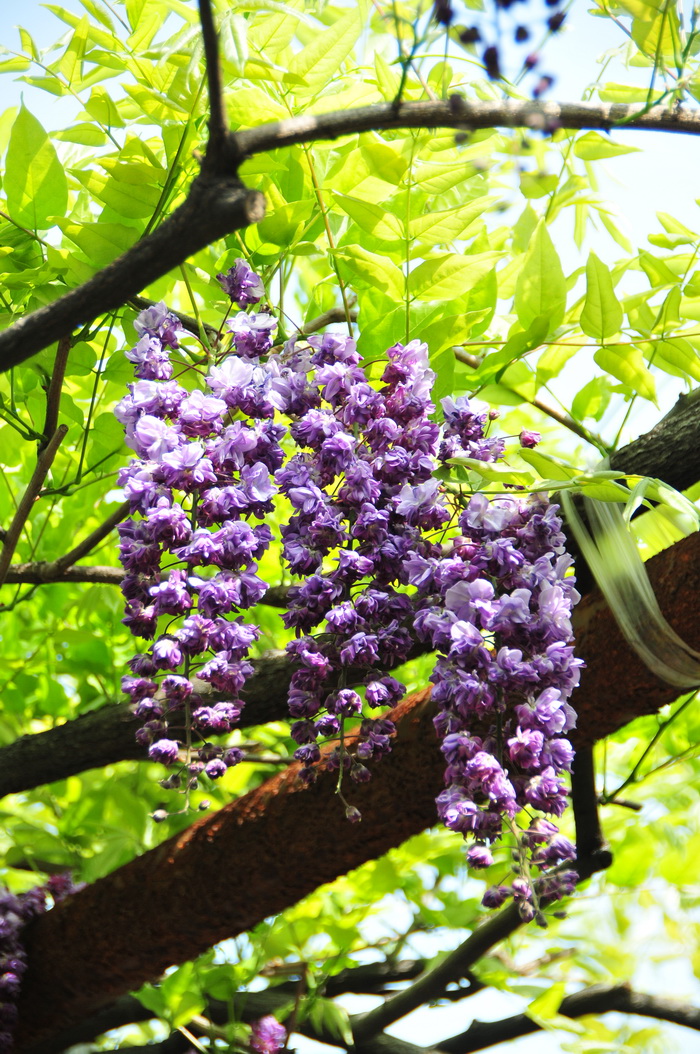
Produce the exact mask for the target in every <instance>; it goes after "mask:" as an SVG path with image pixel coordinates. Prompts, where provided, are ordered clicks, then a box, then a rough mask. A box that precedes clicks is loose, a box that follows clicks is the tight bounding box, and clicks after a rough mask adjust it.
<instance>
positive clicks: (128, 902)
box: [3, 534, 700, 1044]
mask: <svg viewBox="0 0 700 1054" xmlns="http://www.w3.org/2000/svg"><path fill="white" fill-rule="evenodd" d="M648 566H649V569H650V574H651V578H652V583H653V585H654V587H655V589H656V592H657V595H659V597H660V598H662V604H663V606H664V607H665V609H666V611H665V613H666V614H667V615H668V616H669V617H670V618H671V620H672V621H673V623H674V626H675V628H676V629H677V630H678V631H679V632H680V633H681V634H683V635H684V636H685V637H686V638H687V639H688V643H689V644H690V645H691V646H694V647H697V646H698V644H700V640H699V639H698V638H700V620H698V618H697V597H698V595H700V534H695V535H692V536H691V537H689V538H687V539H685V540H684V541H683V542H680V543H679V544H678V545H675V546H673V547H672V548H671V549H669V550H666V551H665V552H663V553H661V554H659V555H658V556H657V557H655V558H654V559H653V560H652V561H650V562H649V565H648ZM576 619H577V634H578V639H579V652H580V653H581V654H582V656H583V658H584V659H586V660H587V661H588V664H589V668H588V669H587V670H585V671H584V674H583V677H582V683H581V687H580V688H579V689H577V698H576V699H575V703H576V706H577V708H578V710H579V713H580V723H579V729H578V730H577V733H576V736H577V744H578V745H580V744H586V743H591V742H593V741H595V740H596V739H598V738H600V737H602V736H604V735H607V734H608V733H610V732H612V731H614V730H615V729H616V728H619V727H621V726H622V725H623V724H625V723H626V722H627V721H629V720H630V719H631V718H632V717H634V716H637V715H638V714H640V713H651V712H653V711H654V710H655V709H658V707H660V706H661V705H663V703H664V702H668V701H670V700H671V699H672V698H673V696H674V694H675V692H674V689H673V688H671V687H669V686H668V685H665V684H663V683H662V682H660V681H657V680H656V679H655V678H654V677H653V675H652V674H651V673H650V672H649V671H648V670H647V669H646V667H644V666H642V665H641V664H640V663H639V662H638V661H637V660H636V659H635V657H634V656H633V655H632V653H631V652H630V650H629V649H628V648H627V646H626V645H625V643H624V641H623V640H622V638H621V636H620V634H619V632H618V631H617V629H616V627H615V624H614V620H613V618H612V615H610V613H609V611H608V610H607V608H606V605H605V603H604V601H603V600H602V598H600V597H599V596H591V597H587V598H585V599H584V600H583V601H582V603H581V604H580V605H579V607H578V609H577V613H576ZM279 681H280V675H279V671H277V675H276V676H271V678H270V683H269V690H268V696H267V698H266V700H265V702H266V704H267V706H268V707H269V708H270V709H273V708H274V706H281V705H282V704H283V699H284V695H285V692H284V688H283V685H280V683H279ZM393 716H394V719H395V721H396V723H397V729H398V735H397V739H396V743H395V747H394V752H393V753H392V754H391V755H390V756H389V757H388V758H386V759H384V760H383V761H382V762H381V764H378V765H377V766H376V767H375V769H374V772H373V778H372V781H371V782H370V783H369V784H367V785H361V786H358V787H357V788H354V789H353V803H354V804H357V806H358V808H360V810H361V811H362V812H363V817H364V819H363V822H362V824H357V825H348V827H347V828H344V829H343V832H342V838H338V839H329V838H327V837H326V835H325V833H324V832H326V831H328V830H330V829H332V828H333V827H335V826H337V824H338V822H339V819H338V817H339V813H338V808H339V806H338V803H337V801H336V800H335V798H334V795H333V789H334V780H333V779H332V778H331V777H332V775H333V774H332V773H331V774H328V773H326V774H324V775H322V776H321V778H320V780H319V783H318V784H317V785H316V786H315V787H312V788H310V789H308V790H302V789H301V788H300V787H299V786H298V785H297V783H296V772H297V770H298V766H297V765H293V766H291V767H290V768H289V769H288V770H286V771H285V772H284V773H282V774H280V775H279V776H277V777H275V778H273V779H271V780H269V781H268V782H267V783H266V784H264V785H263V786H262V787H260V788H258V789H257V790H255V791H253V792H252V793H251V794H248V795H246V796H245V797H244V798H241V799H239V800H238V801H236V802H232V803H231V804H230V805H227V806H225V807H224V808H223V809H222V810H221V811H220V812H219V813H217V814H216V815H215V816H212V817H209V818H207V819H205V820H204V821H202V822H201V823H198V824H195V825H194V826H193V827H191V828H189V829H188V830H187V831H185V832H184V833H183V834H181V835H179V836H178V837H177V838H175V839H171V840H170V841H169V842H166V843H165V844H164V845H162V846H160V847H158V848H157V849H155V850H152V851H151V852H150V853H146V854H144V855H143V856H141V857H139V858H138V859H136V860H134V861H132V862H131V863H130V864H128V865H126V866H125V867H123V868H120V869H119V870H118V871H116V872H115V873H114V874H112V875H110V876H108V877H107V878H105V879H102V880H101V881H99V882H96V883H95V884H94V885H92V886H89V887H88V888H86V889H84V890H82V891H81V892H80V893H78V894H76V895H75V896H74V897H72V898H70V900H68V901H66V902H65V904H63V905H60V906H59V907H58V908H56V909H54V910H52V911H51V912H49V913H48V914H47V915H45V916H44V917H43V918H42V919H40V920H38V921H37V923H36V925H35V926H33V928H32V930H31V933H30V935H29V940H30V943H31V946H32V954H31V958H30V961H31V963H32V966H31V969H30V972H29V973H28V974H27V980H26V985H25V988H24V992H25V994H24V996H23V1000H24V1002H23V1006H24V1007H25V1011H24V1016H23V1021H22V1026H21V1028H22V1031H21V1033H20V1035H21V1036H22V1037H23V1038H22V1042H23V1043H26V1044H29V1042H30V1040H31V1041H32V1042H33V1041H35V1040H37V1041H38V1039H39V1038H40V1037H41V1036H42V1035H51V1034H52V1033H53V1031H54V1030H56V1029H57V1028H59V1027H62V1026H68V1025H70V1024H72V1023H75V1022H77V1021H79V1020H81V1019H82V1017H83V1016H84V1015H85V1014H86V1013H89V1012H90V1011H92V1010H94V1009H96V1008H97V1007H98V1006H100V1005H102V1004H104V1003H105V1002H108V1001H110V1000H111V999H113V998H115V997H116V996H118V995H120V994H122V993H123V992H124V991H127V990H130V989H133V988H136V987H137V986H138V985H139V984H141V983H142V981H144V980H146V979H149V978H153V977H156V976H159V975H160V974H161V973H162V971H163V969H165V968H166V967H167V966H169V965H171V964H173V963H176V962H181V961H184V960H185V959H189V958H192V956H194V955H196V954H198V953H199V952H200V951H203V950H204V949H205V948H207V947H210V946H211V945H212V944H214V943H216V942H217V941H218V940H221V939H223V938H225V937H229V936H232V935H234V934H236V933H240V932H243V931H245V930H247V929H249V928H250V927H251V926H252V925H254V924H255V923H256V922H258V921H259V920H260V919H261V918H264V917H266V916H267V915H270V914H274V913H276V912H277V911H280V910H282V909H283V908H284V907H286V906H288V905H289V904H291V903H295V902H296V901H297V900H298V899H300V898H301V897H302V896H304V895H305V894H306V893H309V892H310V891H311V890H312V889H315V888H316V887H317V886H318V885H319V884H320V883H323V882H327V881H330V880H332V879H333V878H335V877H336V876H337V875H339V874H344V873H346V872H347V871H348V870H350V869H351V868H353V867H357V866H358V865H359V864H360V863H362V862H364V861H365V860H369V859H373V858H375V857H376V856H378V855H380V854H381V853H383V852H385V851H386V850H387V849H388V848H390V847H391V846H393V845H397V844H399V843H400V842H401V841H403V840H404V839H406V838H407V837H409V836H410V835H411V834H414V833H417V832H418V831H420V830H423V829H424V828H425V827H427V826H430V825H431V824H432V823H433V822H434V816H435V813H434V809H435V805H434V799H435V796H436V794H437V793H438V791H439V790H440V788H441V785H442V768H443V762H442V757H441V754H440V751H439V750H438V749H437V747H436V745H434V733H433V729H432V711H431V707H430V705H429V692H428V691H425V692H423V693H419V694H418V695H416V696H413V697H411V698H409V699H407V700H405V701H404V702H403V703H402V704H401V705H400V706H399V707H398V708H397V710H396V711H395V712H394V715H393ZM82 720H87V719H82ZM37 738H38V737H37ZM7 749H8V750H9V749H11V748H7ZM3 753H4V752H3ZM406 772H413V773H420V778H415V779H411V780H406V776H405V774H406ZM311 816H313V818H314V822H313V825H310V824H309V817H311ZM299 832H308V836H306V837H300V835H299ZM578 866H579V869H580V872H581V873H582V874H585V861H580V862H579V865H578ZM193 888H196V889H197V891H198V893H197V897H196V898H195V899H194V900H193V899H192V897H191V896H190V895H189V891H190V890H191V889H193ZM212 903H216V904H217V911H216V912H211V911H210V910H209V907H210V905H211V904H212ZM510 910H511V909H506V913H504V916H505V917H502V916H498V917H497V918H498V921H497V922H494V921H493V920H492V921H491V922H489V923H487V924H486V927H491V928H490V929H489V928H484V927H482V929H481V930H479V931H477V933H478V936H477V933H475V934H474V935H473V941H472V944H471V946H470V951H469V955H470V956H471V954H472V951H473V952H474V954H476V953H477V952H478V953H479V954H483V950H484V943H482V942H484V941H485V944H486V946H490V944H491V942H492V939H500V935H502V934H503V933H505V932H506V931H508V928H509V926H511V925H512V924H514V923H516V922H517V919H516V915H517V912H515V913H513V912H511V915H508V914H507V913H508V912H509V911H510ZM173 919H177V920H178V924H177V926H173V925H172V920H173ZM88 930H89V932H90V934H91V941H90V943H89V946H88V947H87V949H86V947H85V942H84V941H82V942H81V940H80V934H81V933H82V934H84V933H85V932H88ZM484 931H485V932H484ZM78 948H80V949H81V950H80V953H78V951H77V949H78Z"/></svg>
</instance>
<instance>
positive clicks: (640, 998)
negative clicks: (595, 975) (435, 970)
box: [436, 984, 700, 1054]
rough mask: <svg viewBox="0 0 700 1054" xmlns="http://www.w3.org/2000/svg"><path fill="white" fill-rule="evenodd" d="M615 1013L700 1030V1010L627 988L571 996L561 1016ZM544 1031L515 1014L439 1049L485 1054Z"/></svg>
mask: <svg viewBox="0 0 700 1054" xmlns="http://www.w3.org/2000/svg"><path fill="white" fill-rule="evenodd" d="M611 1011H617V1012H618V1013H621V1014H638V1015H639V1016H640V1017H653V1018H656V1019H657V1020H659V1021H670V1022H672V1023H673V1024H675V1025H685V1026H686V1028H692V1029H695V1030H696V1031H697V1030H700V1010H698V1009H696V1008H695V1007H692V1006H686V1005H684V1004H683V1003H679V1002H676V1001H675V1000H672V999H659V998H657V997H656V996H652V995H645V994H644V993H643V992H634V991H632V989H631V988H629V987H628V986H627V985H623V984H621V985H603V984H601V985H593V986H592V987H591V988H587V989H586V990H585V991H583V992H577V993H576V994H575V995H569V996H567V997H566V998H565V999H564V1000H562V1004H561V1006H560V1007H559V1013H560V1014H562V1015H563V1016H564V1017H569V1018H579V1017H585V1016H586V1015H587V1014H596V1015H598V1014H609V1013H610V1012H611ZM540 1028H541V1026H540V1025H538V1024H537V1023H536V1022H535V1021H533V1020H532V1018H529V1017H528V1016H527V1015H526V1014H515V1015H514V1016H513V1017H507V1018H504V1019H503V1020H501V1021H473V1022H472V1024H471V1025H470V1026H469V1028H468V1029H467V1030H466V1032H462V1033H461V1034H460V1035H458V1036H453V1037H452V1038H451V1039H447V1040H443V1041H442V1042H440V1043H439V1044H436V1046H438V1047H439V1049H440V1050H441V1051H443V1052H444V1054H471V1052H472V1051H477V1050H484V1049H485V1048H486V1047H492V1046H493V1045H494V1044H496V1043H507V1042H508V1040H511V1039H518V1038H519V1037H520V1036H527V1035H530V1034H531V1033H532V1032H539V1030H540Z"/></svg>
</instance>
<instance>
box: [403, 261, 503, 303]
mask: <svg viewBox="0 0 700 1054" xmlns="http://www.w3.org/2000/svg"><path fill="white" fill-rule="evenodd" d="M500 256H501V254H500V253H496V252H486V253H474V255H472V256H460V255H459V254H458V253H448V254H447V255H445V256H437V257H435V258H434V259H432V260H424V261H423V263H421V264H418V267H416V268H415V269H414V270H413V271H411V273H410V275H409V280H408V281H409V293H410V295H411V297H414V298H416V299H418V300H452V299H454V298H455V297H458V296H462V295H463V294H464V293H467V292H469V290H470V289H471V288H472V287H473V286H474V285H476V283H477V282H478V280H479V279H480V278H482V277H483V276H484V275H485V274H487V273H488V272H489V271H490V270H491V269H492V268H493V267H494V266H495V264H496V261H497V260H498V259H499V258H500Z"/></svg>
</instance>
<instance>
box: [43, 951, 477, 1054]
mask: <svg viewBox="0 0 700 1054" xmlns="http://www.w3.org/2000/svg"><path fill="white" fill-rule="evenodd" d="M424 969H425V961H424V960H423V959H406V960H401V961H400V962H397V963H393V964H392V963H389V962H377V963H363V964H361V965H359V966H355V967H352V968H350V969H346V970H341V971H340V973H338V974H335V975H333V976H331V977H329V978H327V980H326V982H325V984H324V986H323V992H322V994H323V996H324V997H325V998H326V999H334V998H335V997H336V996H339V995H344V994H346V993H348V992H353V993H359V994H371V995H377V994H380V993H382V992H383V991H384V990H385V989H386V986H387V985H390V984H397V983H399V982H401V981H411V980H413V978H414V977H416V976H418V974H420V973H422V971H423V970H424ZM296 992H297V983H296V981H293V982H288V983H285V984H280V985H275V986H274V987H270V988H266V989H264V990H263V991H261V992H246V993H245V1000H241V1001H240V1013H241V1017H242V1019H243V1020H244V1021H255V1020H256V1019H257V1018H260V1017H263V1016H264V1015H265V1014H274V1013H275V1012H276V1011H277V1010H279V1009H280V1008H281V1007H282V1006H284V1005H288V1004H289V1001H290V999H293V998H294V996H295V995H296ZM464 994H466V993H463V995H464ZM229 1009H230V1008H229V1006H228V1004H227V1003H220V1002H218V1001H217V1000H211V1001H210V1003H209V1005H208V1006H207V1010H206V1014H207V1017H209V1018H210V1020H211V1021H213V1022H214V1023H215V1024H224V1023H225V1022H226V1021H227V1020H228V1017H229ZM152 1017H153V1011H152V1010H148V1009H147V1008H146V1007H145V1006H144V1005H143V1003H141V1002H139V1000H138V999H136V998H135V997H134V996H132V995H125V996H122V997H121V998H120V999H116V1000H115V1001H114V1002H113V1003H111V1004H110V1005H109V1006H107V1007H105V1008H104V1009H103V1010H101V1011H100V1012H99V1013H97V1014H92V1015H91V1016H89V1017H86V1018H85V1019H84V1020H83V1021H81V1022H80V1023H79V1024H78V1025H76V1026H75V1027H74V1028H71V1029H68V1030H66V1031H64V1032H59V1033H57V1034H56V1035H55V1036H54V1037H52V1039H51V1040H50V1041H47V1042H45V1043H39V1044H37V1045H36V1046H34V1047H32V1048H30V1050H29V1051H28V1052H27V1054H59V1052H60V1051H63V1050H66V1049H67V1048H68V1047H74V1046H76V1045H77V1044H82V1043H89V1042H91V1041H92V1040H95V1039H97V1037H98V1036H101V1035H103V1034H104V1033H105V1032H110V1031H111V1030H112V1029H113V1028H122V1027H123V1026H124V1025H130V1024H138V1023H139V1022H142V1021H150V1020H151V1019H152Z"/></svg>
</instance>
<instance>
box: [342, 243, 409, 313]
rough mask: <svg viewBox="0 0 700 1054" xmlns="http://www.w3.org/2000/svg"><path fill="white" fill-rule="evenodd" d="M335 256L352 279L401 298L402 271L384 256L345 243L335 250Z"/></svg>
mask: <svg viewBox="0 0 700 1054" xmlns="http://www.w3.org/2000/svg"><path fill="white" fill-rule="evenodd" d="M335 256H336V259H337V260H339V261H340V262H342V263H343V264H344V266H345V267H346V268H347V269H348V270H349V272H350V274H351V276H352V279H353V280H354V281H356V282H359V283H360V284H361V285H366V286H370V287H371V288H374V289H378V290H379V291H380V292H382V293H386V294H387V295H388V296H390V297H394V298H395V299H396V300H403V294H404V276H403V272H402V271H401V270H400V269H399V268H398V267H397V266H396V264H393V263H392V262H391V260H387V258H386V257H385V256H378V255H377V254H376V253H371V252H369V251H368V250H367V249H363V248H362V246H360V245H345V246H343V248H342V249H338V250H336V253H335Z"/></svg>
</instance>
